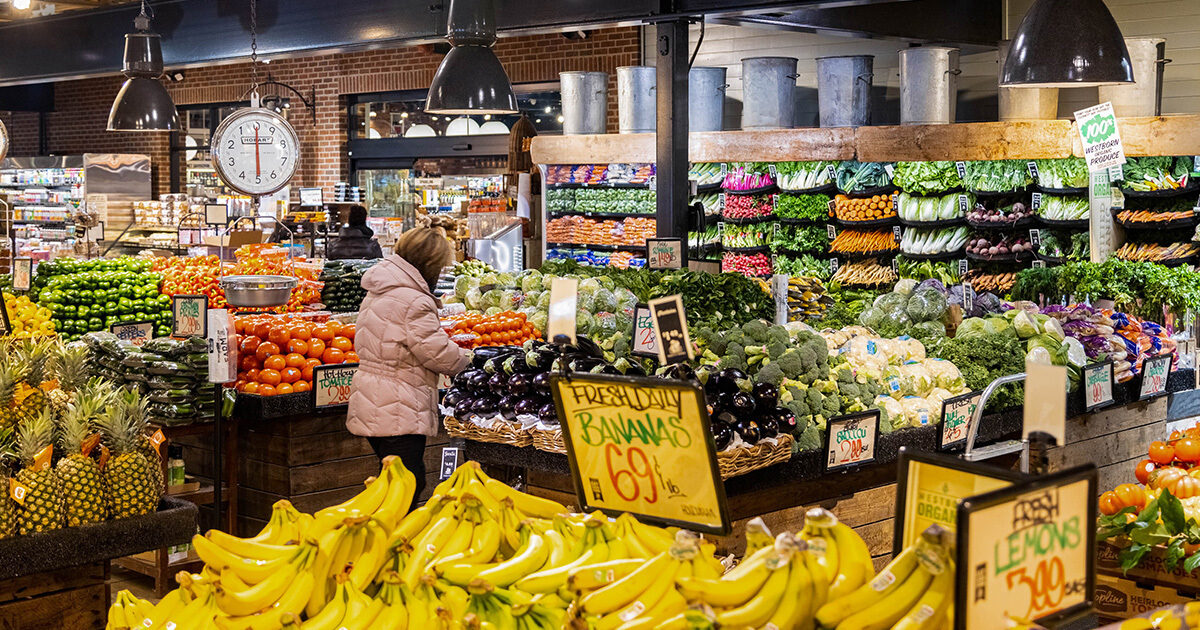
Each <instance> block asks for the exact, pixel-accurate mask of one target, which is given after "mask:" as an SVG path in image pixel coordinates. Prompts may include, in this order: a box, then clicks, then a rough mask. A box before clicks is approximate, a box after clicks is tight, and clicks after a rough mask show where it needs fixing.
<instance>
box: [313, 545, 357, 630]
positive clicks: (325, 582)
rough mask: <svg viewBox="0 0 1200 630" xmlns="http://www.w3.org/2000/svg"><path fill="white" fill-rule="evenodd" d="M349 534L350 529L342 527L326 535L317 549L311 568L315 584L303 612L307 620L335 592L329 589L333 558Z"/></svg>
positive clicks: (331, 580)
mask: <svg viewBox="0 0 1200 630" xmlns="http://www.w3.org/2000/svg"><path fill="white" fill-rule="evenodd" d="M349 534H350V529H349V528H347V527H345V526H342V527H339V528H337V529H336V530H333V531H331V532H329V533H328V534H326V536H325V538H324V539H323V540H322V541H321V543H320V544H319V545H318V547H317V558H316V561H315V562H314V563H313V566H312V573H313V578H314V579H315V582H314V583H313V589H312V594H311V595H310V596H309V599H308V605H307V606H306V607H305V611H306V612H307V613H308V616H309V618H310V619H311V618H312V617H315V616H316V615H317V614H318V613H320V612H321V611H322V610H323V609H324V608H325V607H326V605H327V604H328V603H329V600H330V597H331V596H332V595H333V594H334V593H335V592H336V590H337V589H336V587H335V588H332V589H331V588H330V586H331V584H332V583H333V571H332V569H331V567H332V566H333V556H334V554H335V553H338V548H339V547H341V546H342V543H343V542H344V540H345V539H346V537H347V536H349Z"/></svg>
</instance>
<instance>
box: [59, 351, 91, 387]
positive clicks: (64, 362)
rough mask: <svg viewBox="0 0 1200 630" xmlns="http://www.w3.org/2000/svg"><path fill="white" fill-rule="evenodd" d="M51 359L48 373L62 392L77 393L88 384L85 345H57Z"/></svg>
mask: <svg viewBox="0 0 1200 630" xmlns="http://www.w3.org/2000/svg"><path fill="white" fill-rule="evenodd" d="M52 357H53V360H52V361H51V362H50V372H51V374H52V375H53V377H54V378H55V379H57V380H58V386H59V387H60V388H62V389H63V390H64V391H67V392H75V391H79V390H80V389H82V388H83V387H84V386H85V385H86V384H87V383H88V369H89V366H88V348H87V346H86V345H85V344H82V343H70V344H65V345H63V344H57V345H56V347H55V352H54V353H53V355H52Z"/></svg>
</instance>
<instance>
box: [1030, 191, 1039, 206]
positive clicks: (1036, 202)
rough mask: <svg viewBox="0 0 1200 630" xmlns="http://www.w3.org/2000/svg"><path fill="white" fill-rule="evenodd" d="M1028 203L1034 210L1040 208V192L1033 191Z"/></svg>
mask: <svg viewBox="0 0 1200 630" xmlns="http://www.w3.org/2000/svg"><path fill="white" fill-rule="evenodd" d="M1030 205H1031V206H1033V209H1034V210H1037V209H1038V208H1041V207H1042V193H1040V192H1036V193H1033V195H1031V196H1030Z"/></svg>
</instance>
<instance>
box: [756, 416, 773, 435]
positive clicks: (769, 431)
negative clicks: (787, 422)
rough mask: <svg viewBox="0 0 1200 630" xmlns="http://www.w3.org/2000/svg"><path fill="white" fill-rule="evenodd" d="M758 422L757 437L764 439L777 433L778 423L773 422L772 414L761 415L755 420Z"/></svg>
mask: <svg viewBox="0 0 1200 630" xmlns="http://www.w3.org/2000/svg"><path fill="white" fill-rule="evenodd" d="M755 422H757V423H758V437H759V439H762V440H765V439H768V438H773V437H775V436H777V435H779V424H778V423H777V422H775V418H774V417H772V416H769V415H768V416H763V417H761V418H759V419H758V420H756V421H755Z"/></svg>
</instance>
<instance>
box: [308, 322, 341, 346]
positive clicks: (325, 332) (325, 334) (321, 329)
mask: <svg viewBox="0 0 1200 630" xmlns="http://www.w3.org/2000/svg"><path fill="white" fill-rule="evenodd" d="M336 336H337V335H335V334H334V332H333V329H332V328H330V327H329V326H328V325H326V326H318V327H316V328H315V329H313V337H314V338H316V339H320V340H321V341H323V342H324V341H333V338H334V337H336Z"/></svg>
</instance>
